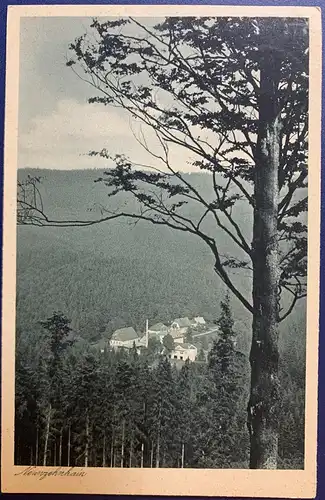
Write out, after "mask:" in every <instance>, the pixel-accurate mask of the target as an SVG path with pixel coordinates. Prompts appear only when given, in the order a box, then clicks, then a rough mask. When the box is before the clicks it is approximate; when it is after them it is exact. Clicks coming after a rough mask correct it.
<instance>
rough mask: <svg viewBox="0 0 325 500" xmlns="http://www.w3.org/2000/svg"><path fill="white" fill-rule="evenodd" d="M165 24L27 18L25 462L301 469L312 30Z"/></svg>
mask: <svg viewBox="0 0 325 500" xmlns="http://www.w3.org/2000/svg"><path fill="white" fill-rule="evenodd" d="M148 8H149V6H148ZM125 12H126V13H127V9H125ZM143 12H144V11H142V13H143ZM152 12H153V15H152V16H149V15H148V13H147V14H145V15H143V14H142V15H138V16H133V15H124V14H123V15H118V16H117V15H107V16H83V17H79V16H64V15H61V16H42V15H40V16H30V17H29V16H24V17H21V18H20V27H19V42H18V41H17V43H19V85H18V86H17V88H18V95H19V98H18V100H19V104H18V128H17V175H16V181H15V183H16V195H15V196H16V203H15V217H16V229H14V228H12V231H16V254H15V260H16V293H15V332H14V336H15V341H14V342H15V348H14V349H15V356H14V358H15V359H14V360H13V362H14V391H15V396H14V445H13V448H14V465H15V466H24V467H23V468H22V470H37V468H38V467H41V468H42V470H46V469H44V468H47V467H52V468H53V467H54V468H56V469H57V470H64V468H66V467H68V468H70V470H79V469H78V468H82V470H83V471H86V472H87V470H88V468H102V469H105V470H107V469H116V468H118V469H136V468H138V469H177V470H181V469H213V470H215V469H237V470H238V469H272V470H280V469H281V470H301V471H302V470H304V469H305V458H306V457H305V450H306V442H307V436H306V380H307V379H306V350H307V345H308V342H307V340H306V339H307V311H308V307H309V305H308V307H307V302H308V301H307V292H308V294H309V292H310V290H309V285H308V287H307V278H308V279H309V265H308V255H309V245H307V243H308V238H309V224H308V209H310V202H309V200H310V197H309V187H308V180H309V173H310V171H309V169H310V146H309V145H310V127H311V125H312V124H311V121H310V88H311V87H310V69H311V64H312V61H311V58H310V30H311V27H310V18H309V15H306V17H303V16H301V15H297V16H294V15H292V14H291V15H288V16H286V15H283V16H268V15H267V13H266V15H265V16H263V15H260V14H259V15H258V16H257V17H253V16H252V15H249V16H237V15H229V9H228V11H227V14H226V15H200V14H199V10H197V15H191V16H187V15H170V16H168V15H167V16H161V15H154V10H153V11H152ZM234 12H236V11H234ZM314 54H315V52H314ZM316 118H317V116H316ZM317 133H318V134H319V130H318V129H317V128H316V134H315V135H316V136H317ZM314 158H316V166H315V172H316V174H315V175H314V180H315V179H316V182H318V179H317V175H318V174H317V172H318V169H319V166H318V165H317V158H318V157H317V155H316V157H314ZM316 192H317V188H316ZM316 208H317V203H316ZM315 220H316V221H317V220H318V214H317V213H315ZM316 234H317V229H316ZM309 241H310V240H309ZM315 244H316V245H317V237H316V239H315ZM316 250H317V249H316ZM314 255H315V254H314ZM316 258H317V251H316ZM315 264H316V262H315ZM307 269H308V273H307ZM314 288H315V287H314ZM316 288H317V285H316ZM314 292H315V293H316V295H315V297H316V302H317V301H318V291H317V290H316V289H314ZM314 321H316V318H314ZM316 328H317V327H316ZM316 335H317V333H316ZM316 342H317V341H316ZM314 382H315V384H316V380H315V381H314ZM312 392H313V391H311V393H312ZM125 474H127V471H125Z"/></svg>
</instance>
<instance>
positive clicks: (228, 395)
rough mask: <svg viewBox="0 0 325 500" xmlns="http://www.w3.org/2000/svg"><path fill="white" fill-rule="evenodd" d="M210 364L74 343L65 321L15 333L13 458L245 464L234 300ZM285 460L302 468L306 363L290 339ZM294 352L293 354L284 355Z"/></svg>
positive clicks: (57, 318)
mask: <svg viewBox="0 0 325 500" xmlns="http://www.w3.org/2000/svg"><path fill="white" fill-rule="evenodd" d="M221 311H222V312H221V316H220V319H219V326H220V328H221V333H220V335H219V338H218V339H217V340H215V341H214V344H213V347H212V349H211V350H210V352H209V355H208V361H207V362H203V361H198V362H193V363H190V362H188V361H186V362H185V363H182V364H181V367H180V366H179V365H177V366H176V365H175V364H174V363H170V361H169V359H168V357H167V356H164V355H157V354H155V352H154V351H153V349H151V348H150V347H149V348H148V349H147V350H144V352H143V353H142V354H140V355H139V354H138V353H137V351H136V349H131V350H120V351H118V352H114V351H111V350H109V349H105V350H104V352H99V351H96V350H94V349H92V348H91V346H89V344H88V343H86V342H80V341H79V342H77V343H73V342H72V341H71V335H70V333H71V330H70V326H69V320H68V319H67V318H66V317H65V316H64V315H63V314H62V313H54V314H53V315H52V316H51V317H50V318H49V319H48V320H46V321H43V322H41V326H42V329H43V336H42V337H40V338H39V339H38V341H37V344H35V345H33V344H31V343H30V342H26V340H24V339H26V337H25V336H24V335H22V334H19V332H18V333H17V351H16V352H17V354H16V425H15V432H16V434H15V463H16V464H21V465H43V466H45V465H52V466H59V465H62V466H83V467H88V466H90V467H193V468H194V467H202V468H225V467H232V468H244V467H248V452H249V440H248V433H247V429H246V425H245V421H246V405H247V398H248V387H249V383H248V378H249V365H248V359H247V358H246V357H245V356H244V355H243V354H241V353H240V352H239V351H238V350H237V349H236V342H235V333H234V331H233V321H232V319H231V313H230V308H229V302H228V301H224V302H223V303H222V304H221ZM289 351H290V355H288V357H287V358H286V363H285V366H283V367H282V373H281V379H282V383H283V385H284V394H285V397H284V399H283V408H282V416H281V425H280V427H281V436H280V446H279V454H280V457H279V458H280V461H279V465H280V466H281V467H285V468H302V467H303V448H304V439H303V436H304V406H303V403H304V366H303V363H299V362H297V359H296V357H295V352H294V350H293V349H292V346H291V347H290V346H288V354H289ZM287 359H288V361H287Z"/></svg>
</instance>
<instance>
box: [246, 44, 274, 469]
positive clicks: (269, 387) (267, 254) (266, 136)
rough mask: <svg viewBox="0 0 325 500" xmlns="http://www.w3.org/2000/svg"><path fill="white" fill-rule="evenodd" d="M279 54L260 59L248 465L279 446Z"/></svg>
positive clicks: (263, 462) (255, 465)
mask: <svg viewBox="0 0 325 500" xmlns="http://www.w3.org/2000/svg"><path fill="white" fill-rule="evenodd" d="M277 57H278V55H277V54H274V53H272V52H271V51H269V52H268V54H267V55H265V57H264V64H263V63H262V64H261V74H260V102H259V130H258V140H257V146H256V153H255V156H256V167H255V206H254V227H253V307H254V314H253V338H252V346H251V353H250V364H251V393H250V400H249V404H248V428H249V432H250V468H251V469H276V468H277V451H278V406H279V383H278V358H279V354H278V325H277V323H278V230H277V216H278V194H279V193H278V191H279V188H278V168H279V158H280V127H281V123H280V116H279V115H280V112H279V106H278V102H277V99H276V95H277V94H278V92H277V87H278V74H279V59H278V58H277Z"/></svg>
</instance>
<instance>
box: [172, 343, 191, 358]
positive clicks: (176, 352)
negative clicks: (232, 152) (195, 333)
mask: <svg viewBox="0 0 325 500" xmlns="http://www.w3.org/2000/svg"><path fill="white" fill-rule="evenodd" d="M196 356H197V348H196V347H195V346H194V345H193V344H184V343H183V344H175V347H174V349H173V350H172V351H171V353H170V358H171V359H177V360H182V361H186V360H187V359H189V360H190V361H195V358H196Z"/></svg>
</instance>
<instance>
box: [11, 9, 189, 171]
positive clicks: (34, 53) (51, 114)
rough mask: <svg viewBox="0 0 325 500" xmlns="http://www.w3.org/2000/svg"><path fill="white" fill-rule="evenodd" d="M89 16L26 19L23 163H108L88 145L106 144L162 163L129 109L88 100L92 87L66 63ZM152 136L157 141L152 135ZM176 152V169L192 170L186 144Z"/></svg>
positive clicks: (59, 165) (22, 81) (142, 159)
mask: <svg viewBox="0 0 325 500" xmlns="http://www.w3.org/2000/svg"><path fill="white" fill-rule="evenodd" d="M157 21H158V20H157ZM90 22H91V19H89V18H71V17H70V18H65V17H39V18H37V17H34V18H22V19H21V43H20V103H19V140H18V145H19V167H40V168H54V169H79V168H93V167H98V168H105V166H106V165H107V162H106V163H105V161H104V160H103V159H100V158H94V157H92V158H90V157H88V156H87V153H88V151H90V150H100V149H102V148H104V147H105V148H106V149H107V150H109V151H110V152H111V153H112V154H116V153H125V154H126V155H127V156H129V157H130V158H131V159H132V160H135V161H137V162H139V163H145V164H153V165H155V166H158V163H157V161H156V162H154V161H153V159H152V157H151V156H150V155H149V154H148V153H146V152H145V151H144V150H143V149H142V148H141V146H140V145H139V144H138V143H137V142H136V140H135V139H134V137H133V134H132V130H131V127H130V120H129V117H128V115H127V114H126V113H125V112H123V111H121V110H118V109H116V108H110V107H104V106H101V105H94V104H88V103H87V99H88V98H89V97H90V96H92V95H94V92H93V90H92V89H91V87H90V86H88V85H87V83H85V82H82V81H81V80H80V79H79V78H78V77H77V76H76V75H75V74H74V73H73V71H72V70H71V68H68V67H67V66H66V65H65V63H66V58H67V55H68V46H69V43H71V42H72V41H74V39H75V38H76V37H77V36H79V35H81V34H83V33H84V32H85V31H86V30H87V28H88V27H89V24H90ZM148 22H150V21H148ZM151 22H152V20H151ZM133 128H134V126H133ZM147 137H148V140H149V142H150V145H151V144H154V138H153V135H152V134H151V135H150V133H149V135H148V136H147ZM171 153H172V161H173V166H175V168H176V169H178V170H193V168H192V169H191V166H190V165H188V161H190V160H191V158H190V157H189V156H187V153H185V151H184V150H183V149H180V148H174V149H173V150H172V152H171ZM159 166H161V165H159Z"/></svg>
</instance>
